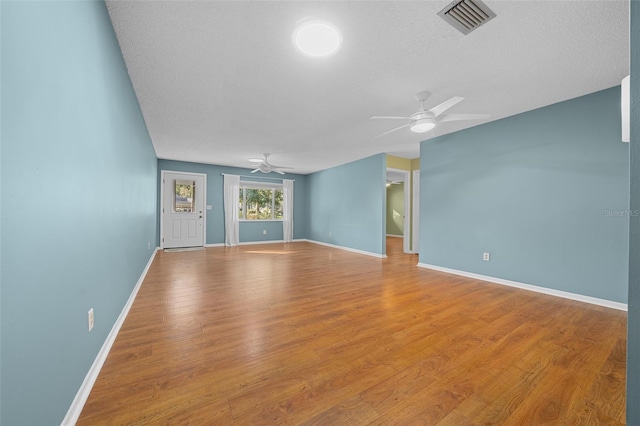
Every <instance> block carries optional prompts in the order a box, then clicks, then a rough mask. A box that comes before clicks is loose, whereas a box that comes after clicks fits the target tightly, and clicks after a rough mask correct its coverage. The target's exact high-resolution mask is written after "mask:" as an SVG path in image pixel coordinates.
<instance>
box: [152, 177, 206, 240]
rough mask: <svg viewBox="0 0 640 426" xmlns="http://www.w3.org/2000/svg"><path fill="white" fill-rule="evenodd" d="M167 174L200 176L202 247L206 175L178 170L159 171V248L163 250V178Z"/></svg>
mask: <svg viewBox="0 0 640 426" xmlns="http://www.w3.org/2000/svg"><path fill="white" fill-rule="evenodd" d="M167 173H176V174H180V175H190V176H200V177H202V182H203V183H204V185H203V188H202V209H203V212H202V247H204V246H205V243H206V242H207V174H206V173H192V172H181V171H178V170H161V171H160V208H159V211H160V248H161V249H164V211H163V209H164V178H165V175H166V174H167Z"/></svg>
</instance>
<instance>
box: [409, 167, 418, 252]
mask: <svg viewBox="0 0 640 426" xmlns="http://www.w3.org/2000/svg"><path fill="white" fill-rule="evenodd" d="M412 188H413V211H412V212H411V217H412V219H413V221H412V223H413V228H412V234H411V236H412V239H411V241H412V244H411V252H412V253H418V244H419V243H420V170H414V171H413V187H412Z"/></svg>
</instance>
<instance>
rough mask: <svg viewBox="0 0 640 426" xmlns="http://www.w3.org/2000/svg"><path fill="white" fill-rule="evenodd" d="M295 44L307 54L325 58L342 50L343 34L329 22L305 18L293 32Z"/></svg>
mask: <svg viewBox="0 0 640 426" xmlns="http://www.w3.org/2000/svg"><path fill="white" fill-rule="evenodd" d="M293 44H294V45H295V46H296V47H297V48H298V50H300V52H302V53H303V54H304V55H306V56H310V57H312V58H325V57H327V56H331V55H333V54H334V53H336V52H337V51H338V50H340V47H341V46H342V35H341V34H340V31H338V29H337V28H336V27H335V26H334V25H332V24H330V23H329V22H326V21H320V20H318V19H303V20H302V21H300V22H298V25H296V29H295V30H294V32H293Z"/></svg>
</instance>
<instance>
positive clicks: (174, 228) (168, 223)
mask: <svg viewBox="0 0 640 426" xmlns="http://www.w3.org/2000/svg"><path fill="white" fill-rule="evenodd" d="M205 177H206V175H203V174H199V173H184V172H169V171H165V170H163V171H162V197H161V203H162V215H161V218H160V233H161V236H160V241H161V244H160V247H162V248H175V247H203V246H204V228H205V222H204V221H205V214H204V206H205V199H204V197H205V194H206V191H205V182H206V179H205Z"/></svg>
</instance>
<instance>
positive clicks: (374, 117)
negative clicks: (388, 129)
mask: <svg viewBox="0 0 640 426" xmlns="http://www.w3.org/2000/svg"><path fill="white" fill-rule="evenodd" d="M371 120H411V117H396V116H393V115H374V116H373V117H371Z"/></svg>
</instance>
